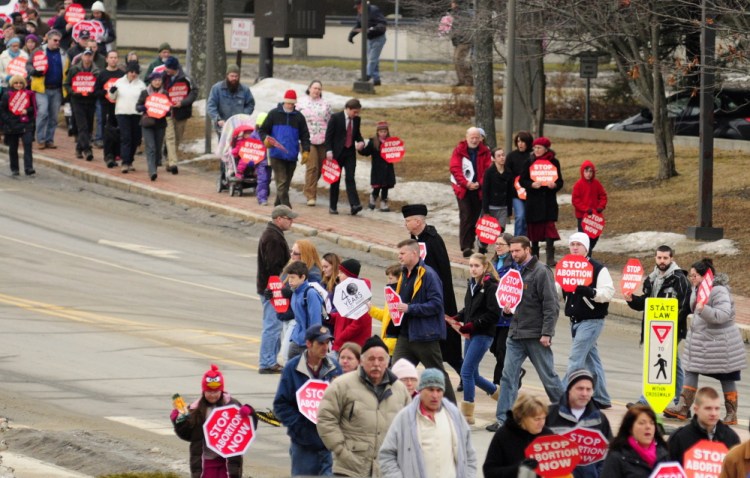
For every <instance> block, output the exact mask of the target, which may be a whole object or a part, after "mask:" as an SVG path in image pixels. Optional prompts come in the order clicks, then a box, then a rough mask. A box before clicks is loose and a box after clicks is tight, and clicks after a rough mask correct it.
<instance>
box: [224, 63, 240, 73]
mask: <svg viewBox="0 0 750 478" xmlns="http://www.w3.org/2000/svg"><path fill="white" fill-rule="evenodd" d="M230 73H237V74H238V75H239V74H240V67H239V66H237V65H229V66H228V67H227V75H228V74H230Z"/></svg>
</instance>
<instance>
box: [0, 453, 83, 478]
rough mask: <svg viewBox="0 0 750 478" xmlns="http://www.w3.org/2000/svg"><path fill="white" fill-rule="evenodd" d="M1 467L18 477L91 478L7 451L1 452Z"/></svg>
mask: <svg viewBox="0 0 750 478" xmlns="http://www.w3.org/2000/svg"><path fill="white" fill-rule="evenodd" d="M3 465H5V466H9V467H11V468H12V469H14V470H15V471H16V473H18V474H19V476H25V477H30V478H41V477H44V478H93V477H92V476H91V475H83V474H81V473H78V472H76V471H73V470H68V469H67V468H62V467H59V466H57V465H54V464H52V463H47V462H44V461H40V460H37V459H36V458H32V457H30V456H26V455H21V454H19V453H13V452H9V451H4V452H3ZM14 476H15V475H14Z"/></svg>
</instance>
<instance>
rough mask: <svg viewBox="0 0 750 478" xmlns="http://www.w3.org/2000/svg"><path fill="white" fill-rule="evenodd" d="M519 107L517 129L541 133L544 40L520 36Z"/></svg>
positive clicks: (536, 134)
mask: <svg viewBox="0 0 750 478" xmlns="http://www.w3.org/2000/svg"><path fill="white" fill-rule="evenodd" d="M516 50H517V52H518V53H517V54H516V72H515V75H514V79H513V81H515V82H516V83H515V84H516V90H515V91H516V98H515V108H513V130H515V131H519V130H524V131H530V132H531V134H532V135H534V136H539V135H540V134H541V133H542V131H543V128H544V87H545V78H544V61H543V60H544V57H543V52H542V41H541V40H539V39H529V38H518V39H517V40H516Z"/></svg>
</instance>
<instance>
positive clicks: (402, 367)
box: [391, 358, 419, 379]
mask: <svg viewBox="0 0 750 478" xmlns="http://www.w3.org/2000/svg"><path fill="white" fill-rule="evenodd" d="M391 372H393V373H394V375H396V376H397V377H398V378H399V379H402V378H415V379H419V374H418V373H417V367H415V366H414V364H413V363H411V362H409V361H408V360H406V359H404V358H402V359H398V360H397V361H396V363H394V364H393V367H391Z"/></svg>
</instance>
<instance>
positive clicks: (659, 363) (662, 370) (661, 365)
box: [654, 354, 667, 380]
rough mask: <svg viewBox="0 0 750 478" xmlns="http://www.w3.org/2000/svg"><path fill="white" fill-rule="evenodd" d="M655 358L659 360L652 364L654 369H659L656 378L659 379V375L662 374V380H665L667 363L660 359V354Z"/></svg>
mask: <svg viewBox="0 0 750 478" xmlns="http://www.w3.org/2000/svg"><path fill="white" fill-rule="evenodd" d="M656 356H657V357H659V360H657V361H656V363H655V364H654V367H659V371H658V372H656V378H659V374H660V373H662V374H664V380H666V379H667V361H666V360H664V359H663V358H662V357H661V354H657V355H656Z"/></svg>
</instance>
